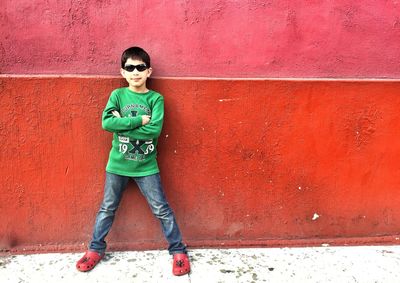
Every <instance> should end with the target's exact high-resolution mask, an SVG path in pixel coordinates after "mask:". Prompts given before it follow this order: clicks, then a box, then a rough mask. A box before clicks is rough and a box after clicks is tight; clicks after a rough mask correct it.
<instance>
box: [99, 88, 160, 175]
mask: <svg viewBox="0 0 400 283" xmlns="http://www.w3.org/2000/svg"><path fill="white" fill-rule="evenodd" d="M114 110H116V111H118V112H119V113H120V115H121V118H118V117H115V116H114V115H113V114H112V111H114ZM142 115H150V116H151V119H150V122H149V123H148V124H147V125H144V126H142ZM163 120H164V98H163V97H162V95H161V94H159V93H157V92H155V91H152V90H149V91H148V92H146V93H136V92H133V91H131V90H130V89H129V88H127V87H125V88H118V89H116V90H114V91H113V92H112V93H111V96H110V98H109V100H108V103H107V105H106V108H105V109H104V111H103V117H102V125H103V129H104V130H106V131H109V132H112V133H114V135H113V141H112V148H111V151H110V156H109V159H108V164H107V167H106V171H107V172H110V173H114V174H118V175H122V176H130V177H142V176H148V175H152V174H155V173H158V172H159V169H158V165H157V160H156V157H157V150H156V147H157V141H158V140H157V139H158V137H159V136H160V133H161V129H162V125H163Z"/></svg>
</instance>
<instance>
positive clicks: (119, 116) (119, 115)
mask: <svg viewBox="0 0 400 283" xmlns="http://www.w3.org/2000/svg"><path fill="white" fill-rule="evenodd" d="M111 113H112V114H113V115H114V116H115V117H117V118H121V114H119V112H118V111H117V110H114V111H112V112H111Z"/></svg>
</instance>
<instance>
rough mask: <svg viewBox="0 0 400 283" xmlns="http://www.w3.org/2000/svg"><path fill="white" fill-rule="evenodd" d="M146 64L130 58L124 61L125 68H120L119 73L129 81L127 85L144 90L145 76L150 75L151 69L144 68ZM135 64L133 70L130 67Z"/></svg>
mask: <svg viewBox="0 0 400 283" xmlns="http://www.w3.org/2000/svg"><path fill="white" fill-rule="evenodd" d="M145 65H146V64H145V63H144V62H143V61H142V60H137V59H131V58H128V60H127V61H126V63H125V69H124V68H121V75H122V76H123V77H124V78H125V79H126V81H127V82H128V83H129V87H130V88H132V89H134V90H145V89H146V81H147V78H148V77H150V75H151V72H152V69H151V68H145V69H144V66H145ZM133 66H136V67H135V68H134V70H133V71H131V69H132V68H133ZM126 69H128V70H126ZM143 69H144V70H143Z"/></svg>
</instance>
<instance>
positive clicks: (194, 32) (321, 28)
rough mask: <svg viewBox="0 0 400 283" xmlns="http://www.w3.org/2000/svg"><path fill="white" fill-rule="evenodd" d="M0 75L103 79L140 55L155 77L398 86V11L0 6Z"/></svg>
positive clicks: (382, 5)
mask: <svg viewBox="0 0 400 283" xmlns="http://www.w3.org/2000/svg"><path fill="white" fill-rule="evenodd" d="M0 23H1V25H0V34H1V41H0V73H3V74H10V73H12V74H43V73H47V74H71V73H72V74H110V75H115V74H117V72H118V58H119V57H120V55H121V52H122V50H124V49H125V48H127V47H129V46H132V45H139V46H143V47H144V48H145V49H146V50H148V51H149V52H150V54H151V55H152V58H153V59H154V60H153V61H154V67H155V75H157V76H196V77H198V76H202V77H284V78H291V77H336V78H337V77H350V78H354V77H357V78H365V77H369V78H378V77H379V78H385V77H389V78H399V77H400V66H399V62H400V52H399V51H398V47H399V46H400V2H398V1H374V0H367V1H353V0H336V1H334V0H326V1H315V0H313V1H292V0H290V1H289V0H284V1H271V0H255V1H253V0H251V1H161V0H157V1H156V0H146V1H145V0H136V1H128V2H127V1H113V0H75V1H55V0H50V1H49V0H34V1H32V0H29V1H28V0H19V1H15V0H2V1H0Z"/></svg>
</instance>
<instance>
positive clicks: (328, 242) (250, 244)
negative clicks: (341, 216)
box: [0, 234, 400, 256]
mask: <svg viewBox="0 0 400 283" xmlns="http://www.w3.org/2000/svg"><path fill="white" fill-rule="evenodd" d="M399 241H400V235H397V234H395V235H383V236H364V237H337V238H304V239H255V240H251V239H248V240H232V239H227V240H223V239H219V240H216V239H203V240H190V239H186V244H187V245H188V247H189V249H193V248H195V249H196V248H217V249H221V248H260V247H268V248H284V247H291V248H294V247H329V246H365V245H369V246H371V245H398V244H399ZM162 246H163V243H162V242H159V241H139V242H114V243H110V244H109V251H143V250H157V249H160V248H161V247H162ZM85 249H86V247H85V243H74V244H39V245H21V246H14V247H11V248H9V249H3V250H0V256H2V255H3V256H4V255H9V254H15V255H16V254H33V253H43V252H52V253H53V252H78V251H79V252H82V251H85Z"/></svg>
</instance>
